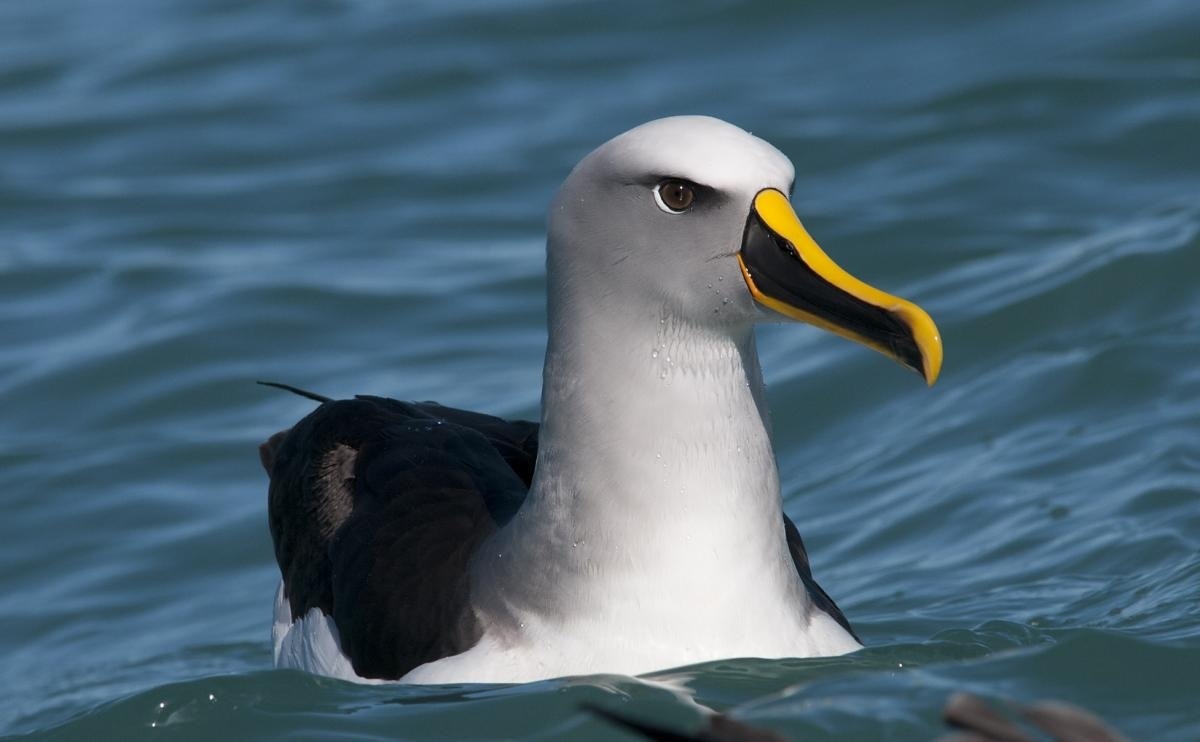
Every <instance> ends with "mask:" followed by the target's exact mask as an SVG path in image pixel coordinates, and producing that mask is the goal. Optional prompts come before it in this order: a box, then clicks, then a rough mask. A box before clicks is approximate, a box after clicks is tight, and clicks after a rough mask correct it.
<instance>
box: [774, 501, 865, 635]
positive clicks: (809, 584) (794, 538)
mask: <svg viewBox="0 0 1200 742" xmlns="http://www.w3.org/2000/svg"><path fill="white" fill-rule="evenodd" d="M783 528H784V532H785V533H786V534H787V545H788V551H790V552H792V563H793V564H795V565H796V571H797V572H799V573H800V580H801V581H802V582H804V587H806V588H808V596H809V597H810V598H812V601H813V603H815V604H816V606H817V607H818V608H820V609H821V610H823V611H825V612H826V613H828V614H829V617H830V618H832V619H833V620H834V621H837V622H838V623H839V624H841V625H842V628H843V629H845V630H846V631H848V632H850V636H852V637H854V639H855V641H857V642H858V643H859V644H861V643H862V639H859V638H858V634H855V633H854V629H853V628H852V627H851V626H850V621H849V620H848V619H847V618H846V614H844V613H842V609H841V608H838V607H837V603H834V602H833V598H831V597H829V593H827V592H825V591H824V590H822V589H821V586H820V585H818V584H817V581H816V580H815V579H814V578H813V574H812V567H811V566H809V564H808V552H807V551H805V549H804V539H802V538H800V531H798V530H796V524H795V523H793V522H792V519H791V518H789V517H787V513H784V515H783Z"/></svg>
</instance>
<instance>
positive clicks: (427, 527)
mask: <svg viewBox="0 0 1200 742" xmlns="http://www.w3.org/2000/svg"><path fill="white" fill-rule="evenodd" d="M536 451H537V426H536V424H533V423H526V422H512V423H510V422H507V421H504V420H501V419H499V418H494V417H490V416H487V415H479V414H476V413H470V412H465V411H463V410H455V409H453V408H449V407H443V406H441V405H436V404H432V403H419V404H418V403H407V402H399V401H396V400H390V399H382V398H378V397H360V398H356V399H352V400H339V401H335V402H328V403H325V404H322V405H321V406H320V407H318V408H317V409H316V410H314V411H313V412H312V413H311V414H309V415H308V416H307V417H306V418H304V419H303V420H301V421H300V422H299V423H298V424H297V425H296V426H295V427H294V428H292V429H291V430H290V431H285V432H284V433H282V434H279V435H277V436H274V437H272V439H271V440H270V441H268V442H267V443H266V444H264V446H263V451H262V458H263V462H264V465H267V466H268V473H269V474H270V475H271V486H270V496H269V519H270V525H271V535H272V537H273V539H274V542H275V556H276V559H277V561H278V562H279V568H280V572H281V573H282V575H283V579H284V591H285V594H286V595H287V598H288V601H289V604H290V607H291V611H292V617H293V619H295V618H300V617H303V616H304V615H305V613H307V612H308V611H309V610H310V609H312V608H314V607H315V608H319V609H320V610H321V611H322V612H324V613H325V614H327V615H330V616H333V618H334V622H335V624H336V625H337V627H338V632H339V634H340V637H339V638H340V641H341V646H342V650H343V651H344V652H345V653H346V655H347V657H349V659H350V661H351V664H352V665H353V666H354V669H355V672H357V673H358V674H359V675H360V676H362V677H370V678H387V679H395V678H399V677H401V676H402V675H404V674H405V673H407V672H408V671H409V670H411V669H412V668H414V667H416V666H418V665H421V664H424V663H426V662H430V661H433V660H436V659H439V658H441V657H445V656H448V655H451V654H457V653H458V652H461V651H464V650H466V649H467V648H469V647H470V646H471V645H472V644H474V643H475V641H477V640H478V637H479V630H478V627H477V626H476V623H475V618H474V615H473V614H472V613H471V611H470V607H469V602H468V584H467V575H468V569H467V567H468V562H469V559H470V556H471V554H472V553H474V551H475V549H476V548H477V547H478V546H479V544H480V542H482V541H483V539H485V538H487V536H489V535H490V534H491V533H492V532H493V531H495V529H496V528H497V526H498V524H500V523H502V522H504V521H505V520H506V519H507V518H508V517H511V515H512V514H513V513H515V512H516V509H517V508H518V507H519V506H520V503H521V502H522V501H523V499H524V497H525V494H526V492H527V491H528V478H529V477H530V476H532V472H533V463H534V459H535V457H536Z"/></svg>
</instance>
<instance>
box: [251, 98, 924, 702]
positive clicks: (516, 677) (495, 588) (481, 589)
mask: <svg viewBox="0 0 1200 742" xmlns="http://www.w3.org/2000/svg"><path fill="white" fill-rule="evenodd" d="M793 175H794V171H793V168H792V164H791V162H789V161H788V159H787V157H785V156H784V155H783V154H782V153H781V152H779V150H777V149H775V148H774V147H772V146H771V145H770V144H768V143H767V142H765V141H763V140H761V139H758V138H756V137H754V136H751V135H750V134H748V133H747V132H745V131H743V130H741V129H739V128H737V127H735V126H732V125H730V124H727V123H725V122H723V121H719V120H717V119H713V118H706V117H693V116H686V117H676V118H667V119H661V120H658V121H652V122H650V123H648V124H644V125H642V126H639V127H637V128H635V129H633V130H631V131H628V132H626V133H624V134H622V135H620V136H618V137H616V138H615V139H612V140H611V141H609V142H607V143H606V144H604V145H602V146H601V147H600V148H598V149H597V150H595V151H594V152H592V153H591V154H590V155H588V156H587V157H585V158H584V159H583V161H582V162H580V163H579V165H577V166H576V167H575V169H574V170H573V171H572V172H571V174H570V176H569V177H568V178H567V180H566V182H565V183H564V184H563V186H562V188H561V189H560V190H559V192H558V194H557V196H556V197H555V199H554V201H553V204H552V206H551V210H550V216H549V225H548V230H549V235H548V240H547V249H546V252H547V260H546V269H547V278H548V293H549V297H548V303H547V313H548V318H549V339H548V345H547V349H546V365H545V371H544V378H543V387H542V419H541V425H540V426H539V425H537V424H535V423H532V422H521V421H507V420H502V419H499V418H495V417H490V416H488V415H483V414H479V413H476V412H467V411H464V410H458V409H453V408H450V407H443V406H441V405H437V404H434V403H431V402H422V403H410V402H399V401H395V400H391V399H383V398H379V397H356V398H354V399H346V400H337V401H333V400H326V399H325V398H323V397H318V396H317V395H309V396H312V397H313V398H314V399H317V400H318V401H321V402H322V404H321V405H320V406H319V407H318V408H317V409H316V410H315V411H313V412H312V413H311V414H310V415H308V416H307V417H305V418H304V419H303V420H301V421H300V422H299V423H297V424H296V425H295V427H293V428H291V429H290V430H287V431H284V432H282V433H278V434H276V435H275V436H273V437H272V438H271V439H270V440H269V441H268V442H267V443H265V444H263V446H262V447H261V454H262V460H263V465H264V466H265V467H266V469H267V472H268V474H269V475H270V479H271V484H270V495H269V511H270V516H269V517H270V527H271V535H272V537H273V539H274V542H275V556H276V559H277V560H278V562H279V569H280V572H281V573H282V578H283V579H282V582H281V584H280V587H279V591H278V594H277V598H276V607H275V623H274V630H273V639H274V648H275V663H276V665H278V666H280V667H291V668H299V669H303V670H308V671H310V672H315V673H320V674H324V675H330V676H335V677H341V678H347V679H352V680H386V679H399V680H401V681H405V682H421V683H448V682H520V681H529V680H534V679H539V678H547V677H555V676H562V675H574V674H582V673H596V672H612V673H626V674H638V673H644V672H649V671H652V670H658V669H663V668H668V667H674V666H679V665H685V664H691V663H696V662H701V661H706V660H714V659H719V658H728V657H766V658H776V657H811V656H821V655H835V654H842V653H845V652H850V651H853V650H855V649H858V648H859V647H860V646H861V645H860V643H859V641H858V639H857V637H856V636H855V634H854V631H853V629H851V627H850V623H849V622H848V621H847V620H846V618H845V616H844V615H843V614H842V612H841V611H840V610H839V609H838V607H837V605H836V604H835V603H834V602H833V600H832V599H831V598H830V597H829V595H828V594H826V592H825V591H824V590H822V589H821V588H820V586H818V585H817V583H816V581H815V580H814V579H813V575H812V570H811V569H810V567H809V562H808V556H807V554H806V553H805V550H804V544H803V542H802V541H801V540H800V534H799V533H798V532H797V530H796V527H795V525H794V524H793V523H792V521H791V520H790V519H789V518H788V517H787V516H786V515H785V514H784V512H783V507H782V499H781V496H780V489H779V474H778V470H777V467H776V464H775V455H774V452H773V450H772V445H771V428H770V422H769V418H768V413H767V407H766V396H765V393H764V389H763V380H762V372H761V370H760V368H759V361H758V352H757V350H756V348H755V341H754V325H755V324H756V323H758V322H762V321H771V320H779V319H784V318H790V319H795V320H800V321H803V322H808V323H811V324H814V325H817V326H818V327H821V328H824V329H826V330H830V331H832V332H835V333H837V334H839V335H842V336H845V337H848V338H850V339H852V340H856V341H858V342H860V343H862V344H864V345H867V346H869V347H871V348H874V349H875V350H877V351H880V352H882V353H884V354H886V355H888V356H890V357H892V358H894V359H895V360H897V361H899V362H900V363H901V364H903V365H905V366H908V367H909V368H912V369H913V370H915V371H917V372H918V373H920V374H921V375H922V376H923V377H924V378H925V380H926V381H927V382H928V383H930V384H932V383H933V381H934V380H935V379H936V378H937V375H938V371H939V369H940V367H941V359H942V350H941V340H940V339H939V336H938V331H937V328H936V327H935V325H934V324H933V321H932V320H931V319H930V318H929V315H927V314H926V313H925V312H924V311H923V310H921V309H920V308H919V307H917V306H916V305H914V304H912V303H910V302H907V301H905V300H903V299H899V298H897V297H894V296H891V295H889V294H886V293H884V292H882V291H879V290H878V289H875V288H872V287H870V286H868V285H866V284H864V283H862V282H861V281H859V280H857V279H855V278H853V277H852V276H850V275H849V274H847V273H846V272H845V271H843V270H842V269H841V268H839V267H838V266H837V265H836V264H835V263H834V262H833V261H831V260H830V259H829V258H828V257H827V256H826V255H825V253H824V252H822V251H821V249H820V248H819V247H818V246H817V244H816V243H815V242H814V241H813V240H812V238H811V237H809V235H808V233H807V232H806V231H805V229H804V227H803V226H801V224H800V221H799V220H798V219H797V217H796V215H795V213H794V212H793V210H792V207H791V205H790V203H789V201H788V197H787V196H786V195H784V194H786V193H789V192H790V190H791V187H792V180H793Z"/></svg>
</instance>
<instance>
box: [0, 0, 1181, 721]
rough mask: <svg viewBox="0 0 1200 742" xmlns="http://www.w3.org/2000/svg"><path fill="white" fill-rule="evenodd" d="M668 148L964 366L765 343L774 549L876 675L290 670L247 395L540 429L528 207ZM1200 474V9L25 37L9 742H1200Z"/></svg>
mask: <svg viewBox="0 0 1200 742" xmlns="http://www.w3.org/2000/svg"><path fill="white" fill-rule="evenodd" d="M677 113H706V114H712V115H716V116H720V117H722V118H726V119H728V120H730V121H732V122H734V123H737V124H739V125H741V126H743V127H745V128H748V129H750V130H752V131H754V132H755V133H757V134H759V135H760V136H762V137H764V138H766V139H768V140H770V141H771V142H773V143H775V144H776V145H777V146H779V147H780V148H781V149H782V150H783V151H784V152H786V153H787V154H788V155H789V156H790V157H792V159H793V160H794V161H795V163H796V166H797V173H798V178H797V184H796V196H795V202H796V204H797V209H798V211H799V213H800V215H801V217H802V218H803V219H804V220H805V223H806V225H807V226H808V228H809V230H810V231H811V232H812V233H813V234H814V235H815V236H816V237H817V238H818V240H820V241H821V243H822V245H823V246H824V247H825V248H826V250H828V251H829V252H830V253H831V254H832V255H833V256H834V257H835V258H836V259H838V260H839V261H840V262H841V263H842V264H843V265H844V266H845V267H847V268H848V269H849V270H851V271H852V272H854V273H856V274H858V275H860V276H862V277H863V278H865V279H867V280H869V281H871V282H872V283H874V284H876V285H879V286H881V287H883V288H885V289H888V290H891V291H894V292H896V293H898V294H900V295H903V296H906V297H909V298H912V299H913V300H915V301H917V302H919V303H920V304H922V305H923V306H924V307H925V308H926V309H928V310H929V311H930V313H931V314H932V315H933V316H934V318H935V319H936V320H937V321H938V323H939V325H940V327H941V330H942V334H943V337H944V340H945V345H946V363H945V370H944V372H943V376H942V379H941V381H940V382H939V383H938V384H937V386H935V387H934V388H932V389H926V388H924V387H923V386H922V385H921V384H920V382H919V380H918V379H916V378H915V377H914V376H912V375H911V374H908V373H905V372H903V371H902V370H900V369H899V368H897V367H896V366H894V365H893V364H890V363H889V362H888V361H887V360H886V359H883V358H882V357H880V356H878V355H876V354H873V353H870V352H868V351H866V350H863V349H862V348H860V347H858V346H854V345H852V344H850V343H847V342H845V341H844V340H841V339H839V338H836V337H832V336H829V335H827V334H824V333H821V332H819V331H817V330H815V329H812V328H807V327H801V326H779V327H771V328H767V329H765V330H764V331H763V332H762V335H761V338H760V347H761V349H762V353H763V365H764V368H765V372H766V377H767V382H768V387H769V395H770V402H771V405H772V409H773V412H774V424H775V432H776V446H777V452H778V456H779V463H780V468H781V474H782V479H783V482H784V493H785V498H786V503H785V504H786V509H787V511H788V512H789V513H790V514H791V515H792V517H793V518H794V519H795V520H796V522H797V524H798V525H799V526H800V529H801V531H802V532H803V533H804V535H805V538H806V541H807V542H808V546H809V550H810V556H811V558H812V561H813V564H814V568H815V570H816V574H817V577H818V579H820V581H821V583H822V584H823V586H824V587H825V588H826V589H827V590H828V591H829V592H830V593H831V594H832V595H833V596H834V597H835V598H836V599H837V600H838V602H839V603H840V604H841V606H842V607H843V609H845V611H846V613H847V614H848V615H849V616H850V617H851V619H852V620H853V621H854V622H855V625H856V627H857V629H858V631H859V633H860V634H861V635H862V636H863V638H864V640H865V641H866V643H867V644H868V648H867V649H864V650H863V651H861V652H858V653H856V654H853V655H850V656H846V657H841V658H833V659H817V660H783V661H764V660H757V659H739V658H731V659H729V660H727V661H721V662H715V663H711V664H707V665H702V666H699V667H692V668H684V669H671V670H664V672H662V673H659V674H656V675H654V676H651V677H650V679H649V681H647V680H639V679H633V678H627V677H617V676H600V677H584V678H570V679H562V680H552V681H546V682H541V683H535V684H531V685H519V686H474V685H465V686H454V687H403V686H383V687H363V686H358V685H354V684H349V683H342V682H336V681H331V680H327V679H321V678H316V677H312V676H307V675H304V674H300V673H295V672H283V671H275V670H273V669H271V653H270V644H269V626H268V624H269V621H270V613H271V600H272V596H273V590H274V586H275V583H276V580H277V570H276V567H275V564H274V560H273V556H272V551H271V543H270V537H269V535H268V533H267V526H266V496H265V489H266V477H265V475H264V474H263V472H262V471H261V468H260V466H259V463H258V460H257V454H256V445H257V443H258V442H259V441H261V440H263V439H264V438H265V437H266V436H268V435H269V434H271V433H273V432H275V431H276V430H279V429H281V428H284V427H287V426H288V425H290V424H291V423H292V422H294V421H295V420H296V419H298V418H299V417H300V416H302V415H303V414H305V413H306V412H307V411H308V410H309V409H310V407H311V405H310V404H309V403H308V402H306V401H305V400H303V399H300V398H296V397H292V396H289V395H286V394H283V393H280V392H276V391H274V390H270V389H265V388H262V387H257V386H255V385H254V383H253V382H254V380H255V379H260V378H266V379H275V380H280V381H285V382H290V383H294V384H298V385H301V386H306V387H310V388H313V389H315V390H318V391H320V392H323V393H326V394H330V395H335V396H349V395H352V394H355V393H372V394H384V395H389V396H396V397H400V398H408V399H434V400H439V401H442V402H444V403H447V404H453V405H457V406H463V407H470V408H476V409H480V410H484V411H488V412H492V413H495V414H501V415H510V416H523V417H536V415H537V413H538V395H539V389H540V382H541V379H540V373H541V362H542V357H541V356H542V352H543V348H544V341H545V331H544V322H545V313H544V307H543V292H544V278H543V267H542V266H543V225H544V213H545V208H546V206H547V203H548V201H549V198H550V197H551V195H552V193H553V192H554V189H555V188H556V187H557V185H558V184H559V183H560V182H561V180H562V179H563V177H564V176H565V175H566V173H567V172H568V171H569V169H570V168H571V166H572V165H573V164H574V163H575V162H576V161H577V160H578V159H579V158H580V157H581V156H582V155H584V154H585V153H586V152H587V151H589V150H590V149H591V148H592V147H594V146H596V145H597V144H599V143H600V142H602V141H604V140H605V139H607V138H609V137H610V136H612V135H614V134H616V133H619V132H620V131H623V130H625V129H627V128H629V127H631V126H633V125H636V124H638V123H641V122H643V121H645V120H649V119H652V118H657V117H659V116H664V115H670V114H677ZM1198 433H1200V5H1198V4H1197V3H1195V2H1192V1H1191V0H1161V1H1147V2H1137V3H1133V2H1124V1H1123V0H1122V1H1118V0H1058V1H1054V2H1040V3H1034V2H1019V3H1002V4H983V3H958V2H951V1H950V0H933V1H932V2H926V3H920V4H915V3H888V2H882V1H881V0H873V1H872V2H863V3H853V4H850V3H845V4H842V3H803V4H802V3H774V4H771V3H757V4H750V3H734V2H715V1H712V2H698V3H690V4H678V3H669V4H668V3H663V4H649V3H648V4H629V5H626V6H623V7H616V6H614V5H613V4H612V3H607V2H603V3H602V2H574V3H557V2H548V1H547V2H515V1H514V2H496V3H485V2H471V3H436V2H424V3H391V2H383V1H382V0H301V1H297V2H284V1H283V0H274V1H268V2H261V3H244V2H233V1H232V0H182V1H180V2H173V3H163V2H158V1H157V0H126V1H124V2H119V3H118V2H110V3H98V2H93V1H91V0H38V1H37V2H6V3H3V4H0V473H2V475H3V482H4V492H3V517H2V518H0V734H3V735H12V736H16V737H23V738H30V739H73V740H109V739H111V740H137V739H145V738H156V739H157V738H170V739H256V740H272V739H335V738H336V739H350V738H353V739H360V740H361V739H437V738H484V737H491V738H494V737H537V738H559V737H571V738H581V739H583V738H588V737H591V738H607V736H609V735H611V734H612V733H613V732H612V730H611V729H609V728H607V727H605V726H603V725H602V724H600V723H599V722H596V721H594V720H592V719H590V718H589V717H588V716H587V715H585V714H583V713H581V712H580V711H579V705H580V704H581V703H583V702H593V703H600V704H605V705H611V706H613V707H616V708H620V709H625V710H627V711H628V712H629V713H631V714H636V715H638V716H641V717H644V718H647V719H653V720H657V721H661V722H663V723H668V724H675V725H678V726H680V727H682V728H686V727H688V726H689V725H692V724H694V723H696V721H697V719H698V718H699V712H698V710H697V707H696V703H698V704H702V705H704V706H707V707H710V708H713V709H718V710H724V711H730V712H732V713H733V714H734V715H735V716H737V717H738V718H742V719H745V720H748V721H751V722H755V723H761V724H765V725H767V726H770V727H772V728H776V729H779V730H782V731H785V732H787V733H789V734H791V735H794V736H796V737H797V738H803V739H808V740H816V739H875V738H887V739H898V740H908V739H912V740H923V739H930V738H932V737H934V736H936V735H937V734H938V733H940V731H941V723H940V719H939V714H940V708H941V706H942V704H943V703H944V702H945V700H946V698H947V697H948V696H949V694H950V693H952V692H954V691H956V690H969V691H972V692H975V693H978V694H980V695H983V696H984V697H986V698H990V699H1009V700H1015V701H1027V700H1032V699H1037V698H1058V699H1063V700H1067V701H1071V702H1074V703H1078V704H1082V705H1084V706H1087V707H1089V708H1092V709H1094V710H1096V711H1098V712H1100V713H1102V714H1103V715H1104V716H1105V717H1106V718H1107V719H1108V720H1109V721H1110V722H1111V723H1112V724H1114V725H1115V726H1116V727H1117V728H1119V729H1120V730H1122V731H1123V732H1125V733H1126V734H1128V735H1130V736H1133V737H1135V738H1140V739H1197V738H1200V707H1198V706H1197V699H1200V452H1198V451H1200V449H1198V442H1200V435H1198ZM651 681H652V682H651ZM684 689H687V690H684ZM689 698H694V702H693V701H692V700H689Z"/></svg>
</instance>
